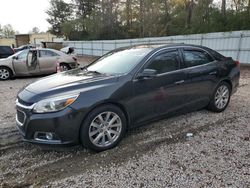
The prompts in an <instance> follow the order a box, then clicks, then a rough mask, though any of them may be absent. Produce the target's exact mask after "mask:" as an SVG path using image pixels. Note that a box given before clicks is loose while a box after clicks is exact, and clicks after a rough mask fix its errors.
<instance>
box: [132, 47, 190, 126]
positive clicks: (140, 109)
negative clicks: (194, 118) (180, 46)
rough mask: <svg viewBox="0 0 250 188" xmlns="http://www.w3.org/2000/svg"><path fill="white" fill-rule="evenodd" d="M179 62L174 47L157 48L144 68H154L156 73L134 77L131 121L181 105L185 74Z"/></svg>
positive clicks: (182, 105)
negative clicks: (159, 49) (146, 76)
mask: <svg viewBox="0 0 250 188" xmlns="http://www.w3.org/2000/svg"><path fill="white" fill-rule="evenodd" d="M180 63H181V61H180V53H179V51H178V50H177V49H176V50H166V51H164V52H160V53H158V54H156V55H155V56H154V57H153V58H152V59H151V60H149V62H148V63H146V65H145V66H144V68H143V70H144V69H151V70H156V75H155V76H154V77H151V78H144V79H135V80H134V83H133V84H134V94H135V96H134V109H135V110H134V121H135V122H136V123H137V124H138V123H141V122H144V121H146V120H148V119H152V118H155V117H159V116H160V115H164V114H167V113H170V112H174V111H176V110H179V109H181V108H183V107H184V105H185V96H186V87H185V81H186V79H187V74H186V72H185V71H184V70H182V69H180V67H181V65H180ZM143 70H142V71H143Z"/></svg>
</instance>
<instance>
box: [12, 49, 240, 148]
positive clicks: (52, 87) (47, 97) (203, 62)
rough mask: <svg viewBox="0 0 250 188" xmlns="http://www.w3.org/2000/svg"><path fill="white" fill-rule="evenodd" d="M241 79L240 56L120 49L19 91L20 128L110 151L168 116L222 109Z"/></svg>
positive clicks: (29, 136)
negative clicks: (131, 132)
mask: <svg viewBox="0 0 250 188" xmlns="http://www.w3.org/2000/svg"><path fill="white" fill-rule="evenodd" d="M239 77H240V71H239V62H238V61H234V60H233V59H232V58H228V57H224V56H223V55H221V54H219V53H218V52H216V51H214V50H211V49H209V48H206V47H202V46H194V45H185V44H165V45H163V44H149V45H137V46H132V47H126V48H119V49H117V50H114V51H112V52H110V53H108V54H106V55H104V56H103V57H101V58H99V59H97V60H96V61H94V62H93V63H91V64H90V65H88V66H86V67H82V68H78V69H74V70H70V71H66V72H62V73H58V74H56V75H53V76H49V77H46V78H43V79H41V80H39V81H37V82H34V83H32V84H30V85H29V86H27V87H26V88H25V89H23V90H22V91H21V92H19V94H18V96H17V100H16V109H17V115H16V122H17V127H18V128H19V130H20V132H21V134H22V136H23V138H24V140H25V141H28V142H31V143H38V144H52V145H67V144H77V143H81V144H82V145H83V146H84V147H87V148H89V149H92V150H95V151H103V150H107V149H110V148H112V147H114V146H116V145H117V144H118V142H119V141H120V140H121V139H122V138H123V136H124V134H125V133H126V130H128V129H130V128H132V127H135V126H139V125H142V124H145V123H147V122H149V121H152V120H156V119H160V118H162V117H166V115H167V116H169V115H170V114H177V113H180V112H181V113H183V112H188V111H194V110H198V109H202V108H207V109H209V110H211V111H214V112H222V111H223V110H225V109H226V107H227V106H228V103H229V101H230V97H231V95H232V94H233V93H235V92H236V90H237V86H238V85H239Z"/></svg>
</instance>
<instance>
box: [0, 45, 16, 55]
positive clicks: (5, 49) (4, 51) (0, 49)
mask: <svg viewBox="0 0 250 188" xmlns="http://www.w3.org/2000/svg"><path fill="white" fill-rule="evenodd" d="M13 53H14V52H13V50H12V48H11V47H10V46H0V54H10V55H11V54H13Z"/></svg>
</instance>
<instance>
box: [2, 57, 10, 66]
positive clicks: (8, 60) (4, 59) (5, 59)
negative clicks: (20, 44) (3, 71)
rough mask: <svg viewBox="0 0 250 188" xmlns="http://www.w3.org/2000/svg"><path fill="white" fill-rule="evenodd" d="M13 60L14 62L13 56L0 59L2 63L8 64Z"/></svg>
mask: <svg viewBox="0 0 250 188" xmlns="http://www.w3.org/2000/svg"><path fill="white" fill-rule="evenodd" d="M11 62H12V59H11V58H3V59H0V65H6V64H8V63H11Z"/></svg>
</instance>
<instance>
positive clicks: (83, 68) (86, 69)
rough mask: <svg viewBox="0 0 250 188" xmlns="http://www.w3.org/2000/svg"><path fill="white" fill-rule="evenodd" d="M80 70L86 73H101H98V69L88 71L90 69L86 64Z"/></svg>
mask: <svg viewBox="0 0 250 188" xmlns="http://www.w3.org/2000/svg"><path fill="white" fill-rule="evenodd" d="M81 70H85V71H86V73H93V74H102V73H100V72H98V71H90V70H88V68H87V67H86V66H85V67H82V68H81Z"/></svg>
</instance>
